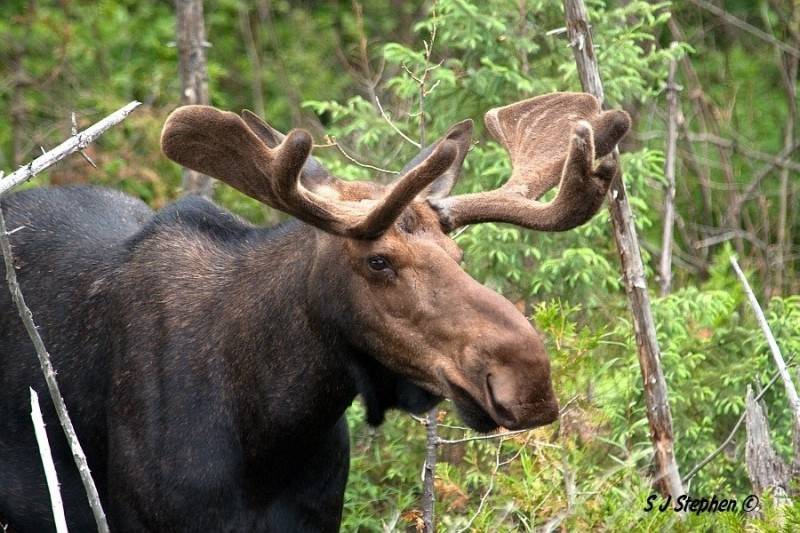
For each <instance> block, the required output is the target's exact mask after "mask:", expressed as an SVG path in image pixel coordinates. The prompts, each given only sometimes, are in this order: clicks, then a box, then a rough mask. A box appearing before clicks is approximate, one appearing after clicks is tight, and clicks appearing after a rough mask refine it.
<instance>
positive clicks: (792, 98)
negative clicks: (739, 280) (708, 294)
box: [762, 4, 800, 453]
mask: <svg viewBox="0 0 800 533" xmlns="http://www.w3.org/2000/svg"><path fill="white" fill-rule="evenodd" d="M790 9H791V16H790V17H789V19H790V20H789V21H788V24H789V25H790V26H793V27H794V29H797V27H798V26H800V19H799V18H798V16H800V9H798V6H795V5H794V4H792V7H791V8H790ZM762 16H763V18H764V24H765V25H766V26H767V27H768V28H769V29H770V32H773V30H772V24H771V23H770V20H769V17H768V16H767V13H766V11H764V10H762ZM791 33H792V35H793V36H795V39H794V43H795V44H797V42H799V41H800V39H798V38H797V37H796V35H797V34H796V33H794V32H791ZM775 57H776V63H777V66H778V68H779V69H780V71H781V79H782V81H783V88H784V90H785V92H786V100H787V103H788V108H789V112H788V113H787V114H786V124H785V127H784V132H783V146H784V148H788V147H790V146H791V145H792V143H794V139H795V130H796V129H797V69H798V58H797V57H792V56H789V55H784V54H783V53H781V51H780V49H778V48H776V49H775ZM780 176H781V181H780V195H779V197H778V223H777V228H776V229H777V236H776V241H777V242H776V247H775V248H776V249H775V258H774V260H773V261H771V264H770V265H769V266H771V267H773V268H772V269H771V270H773V272H774V275H775V282H774V284H770V289H771V291H770V295H775V294H777V295H782V294H783V285H784V271H785V269H786V265H784V256H785V255H786V247H787V246H791V238H790V228H789V227H788V224H787V221H788V218H789V196H790V193H789V170H788V169H787V168H786V167H783V168H782V169H781V174H780ZM762 212H764V213H765V214H767V213H768V212H767V210H762ZM765 218H766V219H767V224H766V225H765V226H766V228H769V216H766V217H765ZM797 452H798V453H800V449H797Z"/></svg>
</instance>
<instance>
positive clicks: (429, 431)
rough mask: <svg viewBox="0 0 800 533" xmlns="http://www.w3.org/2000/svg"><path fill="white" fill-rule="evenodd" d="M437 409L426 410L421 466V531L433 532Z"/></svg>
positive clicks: (434, 520) (434, 519)
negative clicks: (423, 457) (423, 451)
mask: <svg viewBox="0 0 800 533" xmlns="http://www.w3.org/2000/svg"><path fill="white" fill-rule="evenodd" d="M437 413H438V409H437V408H436V407H434V408H433V409H431V410H430V411H428V416H427V418H426V420H425V436H426V442H425V464H424V465H423V467H422V523H423V525H424V526H425V529H424V530H423V531H425V532H427V533H433V532H434V531H436V518H435V513H434V507H435V503H436V492H435V483H434V481H435V479H436V448H437V443H438V442H437V441H438V438H439V437H438V436H437V434H436V415H437Z"/></svg>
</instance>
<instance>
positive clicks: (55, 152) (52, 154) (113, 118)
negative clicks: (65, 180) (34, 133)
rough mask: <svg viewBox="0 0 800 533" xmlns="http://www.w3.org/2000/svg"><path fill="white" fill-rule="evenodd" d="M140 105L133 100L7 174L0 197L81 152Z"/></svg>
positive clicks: (0, 190) (0, 181)
mask: <svg viewBox="0 0 800 533" xmlns="http://www.w3.org/2000/svg"><path fill="white" fill-rule="evenodd" d="M140 105H141V102H137V101H135V100H134V101H133V102H130V103H129V104H127V105H126V106H124V107H121V108H120V109H118V110H116V111H114V112H113V113H111V114H110V115H108V116H107V117H106V118H104V119H103V120H101V121H100V122H97V123H96V124H93V125H92V126H90V127H88V128H86V129H85V130H83V131H82V132H80V133H78V134H76V135H73V136H72V137H70V138H69V139H67V140H66V141H64V142H62V143H61V144H59V145H58V146H56V147H55V148H53V149H52V150H50V151H48V152H45V153H44V154H42V155H40V156H39V157H37V158H36V159H34V160H33V161H31V162H30V163H28V164H27V165H25V166H23V167H22V168H20V169H18V170H17V171H16V172H13V173H11V174H9V175H8V176H7V177H6V178H4V179H0V197H2V196H3V195H4V194H6V193H7V192H8V191H10V190H11V189H13V188H14V187H16V186H17V185H20V184H22V183H25V182H26V181H28V180H29V179H31V178H32V177H34V176H35V175H36V174H38V173H40V172H42V171H43V170H45V169H47V168H48V167H51V166H53V165H55V164H56V163H58V162H59V161H61V160H62V159H64V158H65V157H67V156H68V155H70V154H74V153H75V152H78V151H80V150H83V149H84V148H86V147H87V146H88V145H89V144H90V143H92V142H94V140H95V139H97V138H98V137H100V135H102V134H103V133H105V131H106V130H107V129H109V128H111V127H112V126H116V125H117V124H119V123H120V122H122V121H123V120H125V118H126V117H127V116H128V115H130V114H131V112H132V111H133V110H134V109H136V108H137V107H139V106H140Z"/></svg>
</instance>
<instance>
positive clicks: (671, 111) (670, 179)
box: [659, 59, 678, 296]
mask: <svg viewBox="0 0 800 533" xmlns="http://www.w3.org/2000/svg"><path fill="white" fill-rule="evenodd" d="M676 67H677V64H676V63H675V60H674V59H673V60H672V61H670V62H669V77H668V78H667V113H668V118H667V151H666V157H665V159H664V176H665V177H666V178H667V190H666V194H665V195H664V233H663V236H662V238H661V263H660V265H659V274H660V276H661V296H666V295H667V294H669V288H670V285H671V284H672V230H673V226H674V224H675V154H676V152H677V149H678V86H677V85H676V84H675V69H676Z"/></svg>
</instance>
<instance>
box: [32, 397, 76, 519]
mask: <svg viewBox="0 0 800 533" xmlns="http://www.w3.org/2000/svg"><path fill="white" fill-rule="evenodd" d="M30 391H31V420H32V421H33V431H34V433H36V443H37V444H38V445H39V455H40V456H41V458H42V466H43V467H44V477H45V479H46V480H47V488H48V489H49V490H50V507H52V508H53V521H54V522H55V524H56V532H57V533H67V519H66V518H65V517H64V504H63V503H62V501H61V490H59V485H58V474H57V473H56V465H55V464H53V454H52V453H50V442H49V441H48V440H47V430H45V428H44V419H43V418H42V410H41V409H40V408H39V396H38V395H37V394H36V391H35V390H33V389H30Z"/></svg>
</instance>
